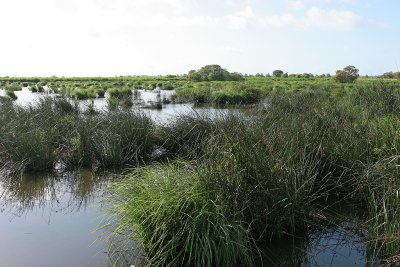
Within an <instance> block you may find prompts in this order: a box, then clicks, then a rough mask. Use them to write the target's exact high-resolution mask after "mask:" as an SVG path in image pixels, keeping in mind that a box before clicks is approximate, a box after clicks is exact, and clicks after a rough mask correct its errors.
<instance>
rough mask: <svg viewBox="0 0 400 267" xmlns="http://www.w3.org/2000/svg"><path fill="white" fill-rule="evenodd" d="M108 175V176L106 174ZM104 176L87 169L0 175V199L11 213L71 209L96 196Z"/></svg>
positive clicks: (66, 210)
mask: <svg viewBox="0 0 400 267" xmlns="http://www.w3.org/2000/svg"><path fill="white" fill-rule="evenodd" d="M110 178H111V177H110ZM104 181H105V178H103V177H101V176H100V175H98V174H94V173H92V172H91V171H90V170H82V171H71V172H70V171H64V173H62V174H60V173H48V172H45V173H35V174H24V175H22V176H21V175H18V174H9V175H5V174H4V175H3V174H2V176H1V185H2V188H3V191H2V201H3V203H5V204H6V205H7V206H8V207H10V209H12V210H10V211H12V213H13V215H14V216H21V215H23V214H25V213H27V212H29V211H32V210H43V211H48V212H50V214H49V216H51V212H60V211H63V212H74V211H78V210H80V209H81V208H85V207H87V205H88V204H89V203H90V202H91V201H92V200H93V198H94V197H95V196H98V194H99V192H98V191H97V189H98V188H99V187H101V186H103V185H104Z"/></svg>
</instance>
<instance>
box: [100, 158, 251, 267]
mask: <svg viewBox="0 0 400 267" xmlns="http://www.w3.org/2000/svg"><path fill="white" fill-rule="evenodd" d="M210 196H211V194H210V192H208V191H207V190H206V189H205V188H203V187H202V185H201V183H200V179H199V174H198V172H197V171H195V170H194V169H193V168H191V167H189V166H187V165H183V164H174V165H170V166H153V167H146V168H142V169H138V170H136V171H135V172H134V173H133V174H131V175H130V176H128V177H127V178H126V179H124V180H123V181H121V182H117V183H115V184H114V185H113V187H112V195H111V196H110V197H109V198H108V201H107V202H108V203H111V207H110V208H109V209H108V215H109V216H111V218H113V219H116V220H112V222H113V223H112V224H111V225H109V226H110V227H111V228H110V229H111V230H112V234H111V237H112V238H115V240H120V239H119V238H118V237H120V235H119V234H121V233H124V234H128V235H127V236H128V237H130V238H134V239H135V241H136V242H138V243H139V245H140V248H141V250H142V252H143V253H144V255H145V260H144V262H142V263H141V264H143V265H145V266H210V267H211V266H252V265H253V259H252V256H251V255H252V254H251V252H252V251H251V240H250V237H249V235H248V232H247V231H246V230H245V228H243V226H242V225H241V223H240V221H237V220H236V218H235V214H232V213H231V212H230V210H229V209H228V208H227V207H226V206H225V205H224V203H223V202H222V201H220V200H213V199H212V198H210ZM130 238H128V239H126V237H125V236H124V240H125V241H126V243H125V244H127V245H128V247H124V243H119V245H120V246H121V249H126V248H128V249H129V248H130V245H129V242H130V241H132V239H130Z"/></svg>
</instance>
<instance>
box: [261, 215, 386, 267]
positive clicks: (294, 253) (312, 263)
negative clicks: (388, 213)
mask: <svg viewBox="0 0 400 267" xmlns="http://www.w3.org/2000/svg"><path fill="white" fill-rule="evenodd" d="M359 229H360V228H359V225H358V224H357V223H355V222H354V221H347V222H343V223H340V224H338V225H331V226H328V227H321V226H318V227H310V228H309V229H308V230H307V231H306V232H304V233H302V234H299V235H296V236H292V237H286V238H282V239H278V240H274V241H273V242H271V243H268V244H265V245H264V246H261V247H262V248H263V249H262V251H261V255H262V263H260V264H263V265H264V266H278V267H279V266H282V267H283V266H299V267H317V266H330V267H343V266H371V267H375V266H380V262H379V259H377V258H376V257H375V256H374V255H369V253H368V252H369V251H368V244H367V243H366V242H365V239H364V236H363V234H362V233H360V231H359Z"/></svg>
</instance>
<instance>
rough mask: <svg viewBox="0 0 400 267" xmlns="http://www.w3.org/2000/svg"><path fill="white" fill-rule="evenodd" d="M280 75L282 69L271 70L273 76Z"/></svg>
mask: <svg viewBox="0 0 400 267" xmlns="http://www.w3.org/2000/svg"><path fill="white" fill-rule="evenodd" d="M282 75H283V71H281V70H274V71H273V72H272V76H274V77H278V78H279V77H282Z"/></svg>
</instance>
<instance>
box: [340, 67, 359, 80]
mask: <svg viewBox="0 0 400 267" xmlns="http://www.w3.org/2000/svg"><path fill="white" fill-rule="evenodd" d="M358 77H359V74H358V69H357V68H356V67H354V66H347V67H345V68H344V69H343V70H337V71H336V76H335V81H336V82H339V83H352V82H354V81H355V80H356V79H357V78H358Z"/></svg>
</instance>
